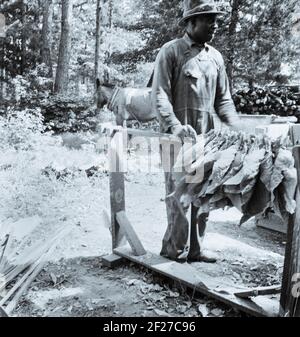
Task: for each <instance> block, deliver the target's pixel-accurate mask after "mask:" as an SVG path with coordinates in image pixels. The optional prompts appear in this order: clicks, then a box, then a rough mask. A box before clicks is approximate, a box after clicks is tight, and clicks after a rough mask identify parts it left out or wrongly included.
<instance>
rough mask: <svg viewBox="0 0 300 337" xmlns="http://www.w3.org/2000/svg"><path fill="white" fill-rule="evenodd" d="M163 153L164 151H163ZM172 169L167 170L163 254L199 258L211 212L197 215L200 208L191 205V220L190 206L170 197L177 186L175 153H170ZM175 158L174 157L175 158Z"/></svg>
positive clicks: (176, 258) (177, 258) (180, 257)
mask: <svg viewBox="0 0 300 337" xmlns="http://www.w3.org/2000/svg"><path fill="white" fill-rule="evenodd" d="M161 155H162V151H161ZM170 156H171V160H170V164H171V165H170V166H171V167H170V170H169V172H165V187H166V208H167V219H168V227H167V230H166V233H165V235H164V238H163V242H162V249H161V253H160V254H161V255H162V256H165V257H168V258H170V259H173V260H183V261H184V260H187V259H197V258H199V257H200V255H201V250H202V241H203V238H204V235H205V229H206V223H207V219H208V215H209V214H202V215H201V216H200V217H197V213H198V208H197V207H195V206H193V205H192V206H191V221H189V219H188V217H187V213H188V211H189V207H183V206H182V204H181V203H180V202H179V200H176V199H175V198H174V197H172V196H171V197H170V194H171V193H172V192H174V190H175V187H176V179H175V173H174V172H172V168H173V166H174V160H175V158H174V153H173V151H171V153H170ZM173 158H174V159H173Z"/></svg>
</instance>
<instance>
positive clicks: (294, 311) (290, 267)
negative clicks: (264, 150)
mask: <svg viewBox="0 0 300 337" xmlns="http://www.w3.org/2000/svg"><path fill="white" fill-rule="evenodd" d="M293 155H294V158H295V167H296V169H297V174H298V186H297V190H296V197H295V199H296V203H297V207H296V211H295V214H293V215H291V216H290V218H289V223H288V232H287V244H286V251H285V259H284V269H283V279H282V292H281V298H280V315H281V316H292V317H300V301H299V299H298V298H296V297H294V296H293V277H294V276H295V275H297V274H299V273H300V261H299V259H300V190H299V184H300V146H296V147H295V148H294V149H293Z"/></svg>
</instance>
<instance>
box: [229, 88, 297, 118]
mask: <svg viewBox="0 0 300 337" xmlns="http://www.w3.org/2000/svg"><path fill="white" fill-rule="evenodd" d="M233 100H234V103H235V105H236V108H237V111H239V112H240V113H243V114H248V115H276V116H284V117H287V116H296V117H297V118H298V119H299V118H300V94H299V93H298V94H297V93H294V92H292V91H290V90H287V89H278V88H269V89H263V88H255V89H250V90H239V91H237V92H236V93H235V94H234V95H233Z"/></svg>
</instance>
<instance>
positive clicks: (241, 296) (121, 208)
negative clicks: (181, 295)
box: [103, 125, 300, 317]
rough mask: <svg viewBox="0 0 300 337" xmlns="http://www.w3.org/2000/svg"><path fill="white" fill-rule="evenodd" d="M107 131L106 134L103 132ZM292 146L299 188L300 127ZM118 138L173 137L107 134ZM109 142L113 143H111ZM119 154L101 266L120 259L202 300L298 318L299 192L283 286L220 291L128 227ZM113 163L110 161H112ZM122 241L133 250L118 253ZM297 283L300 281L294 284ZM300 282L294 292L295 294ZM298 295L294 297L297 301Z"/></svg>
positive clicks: (169, 137)
mask: <svg viewBox="0 0 300 337" xmlns="http://www.w3.org/2000/svg"><path fill="white" fill-rule="evenodd" d="M106 131H107V130H106ZM111 131H112V133H111ZM290 133H291V138H292V140H293V144H294V145H295V146H294V148H293V155H294V157H295V166H296V168H297V171H298V181H299V182H300V145H298V143H299V141H300V125H293V126H292V127H291V130H290ZM116 134H119V136H121V137H119V139H121V145H120V144H119V146H121V147H122V146H123V145H122V139H124V137H127V136H128V135H131V136H143V137H162V138H163V139H167V140H169V141H171V142H173V141H175V140H174V137H173V136H172V135H169V134H160V133H154V132H151V131H141V130H134V129H123V128H120V127H116V128H113V130H110V137H114V136H115V135H116ZM111 139H112V138H111ZM117 152H118V151H117V148H114V147H113V146H112V149H111V160H114V163H113V164H114V165H115V167H117V168H118V169H117V170H115V171H111V172H110V202H111V232H112V247H113V254H112V255H110V256H107V257H105V258H103V263H104V265H106V266H108V267H114V266H117V265H120V264H121V263H122V261H123V260H124V259H126V260H129V261H131V262H134V263H136V264H138V265H141V266H144V267H146V268H147V269H149V270H151V271H154V272H156V273H159V274H160V275H162V276H164V277H168V278H170V279H172V280H175V281H178V282H180V283H181V284H183V285H185V286H187V287H190V288H192V289H193V290H194V291H197V292H199V293H201V294H203V295H206V296H208V297H211V298H213V299H215V300H219V301H221V302H223V303H225V304H227V305H229V306H231V307H233V308H234V309H237V310H240V311H242V312H245V313H247V314H250V315H253V316H297V317H299V316H300V305H299V301H298V299H299V296H300V266H299V262H300V256H299V252H300V190H299V186H298V188H297V193H296V201H297V206H298V207H297V210H296V213H295V214H294V215H293V216H291V217H290V221H289V226H288V233H287V245H286V253H285V260H284V271H283V280H282V284H281V285H276V286H272V287H261V288H255V289H242V290H241V289H236V288H228V287H224V285H222V283H221V282H220V281H218V280H216V278H213V277H211V276H209V275H206V274H203V273H201V275H197V272H196V270H195V269H194V268H193V267H192V266H191V265H189V264H187V263H185V264H180V263H178V262H174V261H171V260H168V259H166V258H164V257H162V256H159V255H157V254H153V253H151V252H147V251H146V250H145V249H144V247H143V245H142V243H141V241H140V240H139V238H138V236H137V234H136V233H135V231H134V229H133V226H132V224H131V223H130V221H129V219H128V217H127V215H126V210H125V179H124V172H122V158H120V156H119V155H118V153H117ZM112 157H114V159H112ZM123 238H126V239H127V241H128V243H129V244H130V247H131V249H127V248H124V247H120V244H121V242H122V240H123ZM298 279H299V281H298ZM297 281H298V289H297ZM274 294H280V303H279V301H278V307H277V308H275V309H274V308H273V309H270V307H263V306H258V305H257V304H256V303H255V302H254V301H252V300H251V298H253V297H256V296H266V295H274ZM295 294H296V295H297V294H298V297H297V296H295Z"/></svg>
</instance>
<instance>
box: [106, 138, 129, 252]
mask: <svg viewBox="0 0 300 337" xmlns="http://www.w3.org/2000/svg"><path fill="white" fill-rule="evenodd" d="M118 136H119V137H120V138H118V139H117V140H118V141H119V142H117V143H115V140H116V139H114V141H113V140H112V138H111V142H110V146H109V158H110V173H109V184H110V207H111V234H112V247H113V249H114V248H117V247H119V246H121V245H122V243H123V241H124V233H123V232H122V230H121V229H120V226H119V224H118V222H117V219H116V214H117V213H118V212H121V211H124V210H125V177H124V172H122V158H120V155H119V154H120V153H121V151H123V145H124V143H123V139H122V133H119V135H118Z"/></svg>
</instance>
